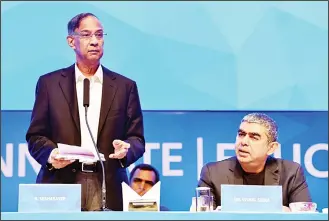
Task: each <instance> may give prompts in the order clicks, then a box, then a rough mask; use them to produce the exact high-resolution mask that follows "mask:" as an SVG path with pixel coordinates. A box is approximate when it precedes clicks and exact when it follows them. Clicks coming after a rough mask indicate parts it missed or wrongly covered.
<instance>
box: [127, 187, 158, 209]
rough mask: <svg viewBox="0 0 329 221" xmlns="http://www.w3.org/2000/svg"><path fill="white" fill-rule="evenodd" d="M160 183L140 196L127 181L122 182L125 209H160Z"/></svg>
mask: <svg viewBox="0 0 329 221" xmlns="http://www.w3.org/2000/svg"><path fill="white" fill-rule="evenodd" d="M160 184H161V182H160V181H159V182H157V183H156V184H155V185H154V186H153V187H152V189H150V190H149V191H147V193H145V194H144V195H143V196H140V195H139V194H138V193H136V192H135V191H134V190H133V189H131V188H130V186H128V185H127V184H126V183H125V182H122V184H121V185H122V197H123V211H125V212H126V211H160Z"/></svg>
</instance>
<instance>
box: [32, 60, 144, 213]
mask: <svg viewBox="0 0 329 221" xmlns="http://www.w3.org/2000/svg"><path fill="white" fill-rule="evenodd" d="M102 68H103V91H102V103H101V111H100V119H99V127H98V134H94V136H98V140H97V147H98V150H99V151H100V152H101V153H103V154H104V156H105V158H106V162H105V165H104V166H105V174H106V187H107V206H108V207H109V208H110V209H112V210H122V188H121V182H122V181H125V182H126V183H128V178H127V173H126V167H128V166H129V165H130V164H131V163H133V162H135V161H136V160H137V159H139V158H140V157H141V156H142V155H143V154H144V152H145V140H144V128H143V116H142V111H141V106H140V101H139V96H138V90H137V86H136V83H135V82H134V81H132V80H130V79H128V78H126V77H124V76H122V75H119V74H117V73H115V72H112V71H110V70H108V69H106V68H105V67H103V66H102ZM81 114H84V113H80V115H81ZM79 122H80V121H79V109H78V103H77V94H76V83H75V70H74V65H72V66H70V67H68V68H64V69H60V70H56V71H54V72H51V73H48V74H46V75H43V76H41V77H40V78H39V80H38V83H37V86H36V99H35V103H34V107H33V111H32V117H31V123H30V127H29V128H28V131H27V134H26V140H27V142H28V147H29V152H30V154H31V155H32V157H34V159H35V160H36V161H37V162H38V163H39V164H41V170H40V172H39V174H38V177H37V183H74V182H75V175H76V169H75V168H76V167H77V164H78V162H74V163H73V164H71V165H69V166H67V167H65V168H63V169H59V170H49V169H48V168H47V167H46V163H47V160H48V157H49V155H50V152H51V151H52V150H53V148H56V147H57V145H56V144H57V143H64V144H70V145H77V146H80V145H81V134H80V123H79ZM114 139H121V140H125V141H127V142H129V143H130V145H131V147H130V149H129V151H128V154H127V156H126V157H125V158H124V159H122V160H120V161H121V163H122V164H123V165H121V164H120V162H119V160H117V159H109V158H108V156H109V154H111V153H113V152H114V148H113V145H112V142H113V140H114ZM99 178H100V179H101V173H99Z"/></svg>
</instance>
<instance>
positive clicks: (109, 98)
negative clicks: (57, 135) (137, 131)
mask: <svg viewBox="0 0 329 221" xmlns="http://www.w3.org/2000/svg"><path fill="white" fill-rule="evenodd" d="M74 68H75V64H73V65H71V66H69V67H67V68H64V69H62V70H61V74H62V76H63V78H62V79H61V80H60V82H59V85H60V87H61V89H62V92H63V93H64V96H65V99H66V101H67V102H68V104H69V107H70V112H71V115H72V117H73V119H74V123H75V125H76V128H77V130H78V133H79V134H80V121H79V112H78V102H77V96H76V84H75V71H74ZM102 69H103V89H102V94H103V95H105V96H102V104H101V110H100V120H99V125H98V136H99V135H100V133H101V131H102V129H103V126H104V124H105V121H106V117H107V114H108V111H109V110H110V108H111V105H112V102H113V99H114V97H115V94H116V91H117V85H116V83H115V79H116V74H115V73H114V72H112V71H110V70H109V69H107V68H105V67H104V66H102Z"/></svg>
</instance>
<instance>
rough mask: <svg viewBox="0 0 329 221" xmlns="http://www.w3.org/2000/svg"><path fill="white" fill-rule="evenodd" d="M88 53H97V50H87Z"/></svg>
mask: <svg viewBox="0 0 329 221" xmlns="http://www.w3.org/2000/svg"><path fill="white" fill-rule="evenodd" d="M88 52H91V53H98V52H99V50H89V51H88Z"/></svg>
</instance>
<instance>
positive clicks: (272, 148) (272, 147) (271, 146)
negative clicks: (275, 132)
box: [267, 142, 280, 156]
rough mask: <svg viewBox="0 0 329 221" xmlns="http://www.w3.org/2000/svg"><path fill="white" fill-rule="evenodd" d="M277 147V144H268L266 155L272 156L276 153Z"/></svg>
mask: <svg viewBox="0 0 329 221" xmlns="http://www.w3.org/2000/svg"><path fill="white" fill-rule="evenodd" d="M279 145H280V144H279V143H278V142H272V143H270V144H269V148H268V150H267V155H268V156H270V155H272V154H273V153H274V152H275V151H276V149H277V148H278V147H279Z"/></svg>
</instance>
